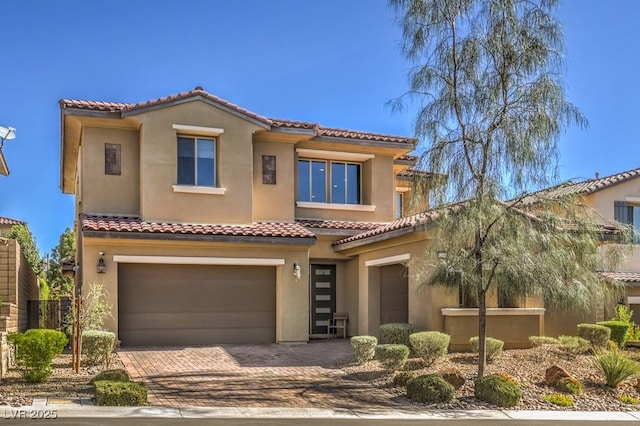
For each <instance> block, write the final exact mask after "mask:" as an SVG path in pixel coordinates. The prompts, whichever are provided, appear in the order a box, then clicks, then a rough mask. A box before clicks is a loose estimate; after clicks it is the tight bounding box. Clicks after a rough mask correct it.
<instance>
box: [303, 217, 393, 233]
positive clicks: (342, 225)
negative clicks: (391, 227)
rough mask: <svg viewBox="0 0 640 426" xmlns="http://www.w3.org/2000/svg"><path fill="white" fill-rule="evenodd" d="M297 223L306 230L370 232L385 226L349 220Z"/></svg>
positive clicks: (306, 220) (304, 220) (308, 220)
mask: <svg viewBox="0 0 640 426" xmlns="http://www.w3.org/2000/svg"><path fill="white" fill-rule="evenodd" d="M296 222H297V223H299V224H300V225H302V226H304V227H305V228H311V229H340V230H342V229H344V230H356V231H368V230H371V229H376V228H379V227H381V226H382V225H384V224H383V223H374V222H352V221H347V220H314V219H298V220H296Z"/></svg>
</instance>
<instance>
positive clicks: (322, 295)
mask: <svg viewBox="0 0 640 426" xmlns="http://www.w3.org/2000/svg"><path fill="white" fill-rule="evenodd" d="M335 311H336V266H335V265H311V334H326V333H327V325H329V319H330V318H331V317H332V315H333V313H334V312H335Z"/></svg>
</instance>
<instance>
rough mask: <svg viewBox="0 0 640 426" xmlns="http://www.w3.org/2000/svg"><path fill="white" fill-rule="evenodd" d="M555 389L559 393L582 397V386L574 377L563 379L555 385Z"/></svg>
mask: <svg viewBox="0 0 640 426" xmlns="http://www.w3.org/2000/svg"><path fill="white" fill-rule="evenodd" d="M556 389H558V390H559V391H560V392H565V393H570V394H571V395H582V393H583V392H584V386H583V385H582V382H581V381H580V380H578V379H576V378H575V377H571V376H570V377H563V378H562V379H560V380H558V383H556Z"/></svg>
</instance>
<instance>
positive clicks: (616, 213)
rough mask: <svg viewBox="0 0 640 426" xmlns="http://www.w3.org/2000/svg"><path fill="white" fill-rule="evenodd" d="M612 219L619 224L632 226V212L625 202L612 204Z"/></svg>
mask: <svg viewBox="0 0 640 426" xmlns="http://www.w3.org/2000/svg"><path fill="white" fill-rule="evenodd" d="M613 218H614V219H615V220H617V221H618V222H621V223H629V224H633V210H632V209H630V208H629V206H628V204H627V202H626V201H614V202H613Z"/></svg>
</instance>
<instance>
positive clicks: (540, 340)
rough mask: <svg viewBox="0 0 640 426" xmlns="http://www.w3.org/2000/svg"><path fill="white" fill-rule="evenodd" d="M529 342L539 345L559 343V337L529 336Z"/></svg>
mask: <svg viewBox="0 0 640 426" xmlns="http://www.w3.org/2000/svg"><path fill="white" fill-rule="evenodd" d="M529 343H531V345H532V346H535V347H539V346H543V345H557V344H558V343H560V342H558V339H556V338H555V337H549V336H529Z"/></svg>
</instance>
